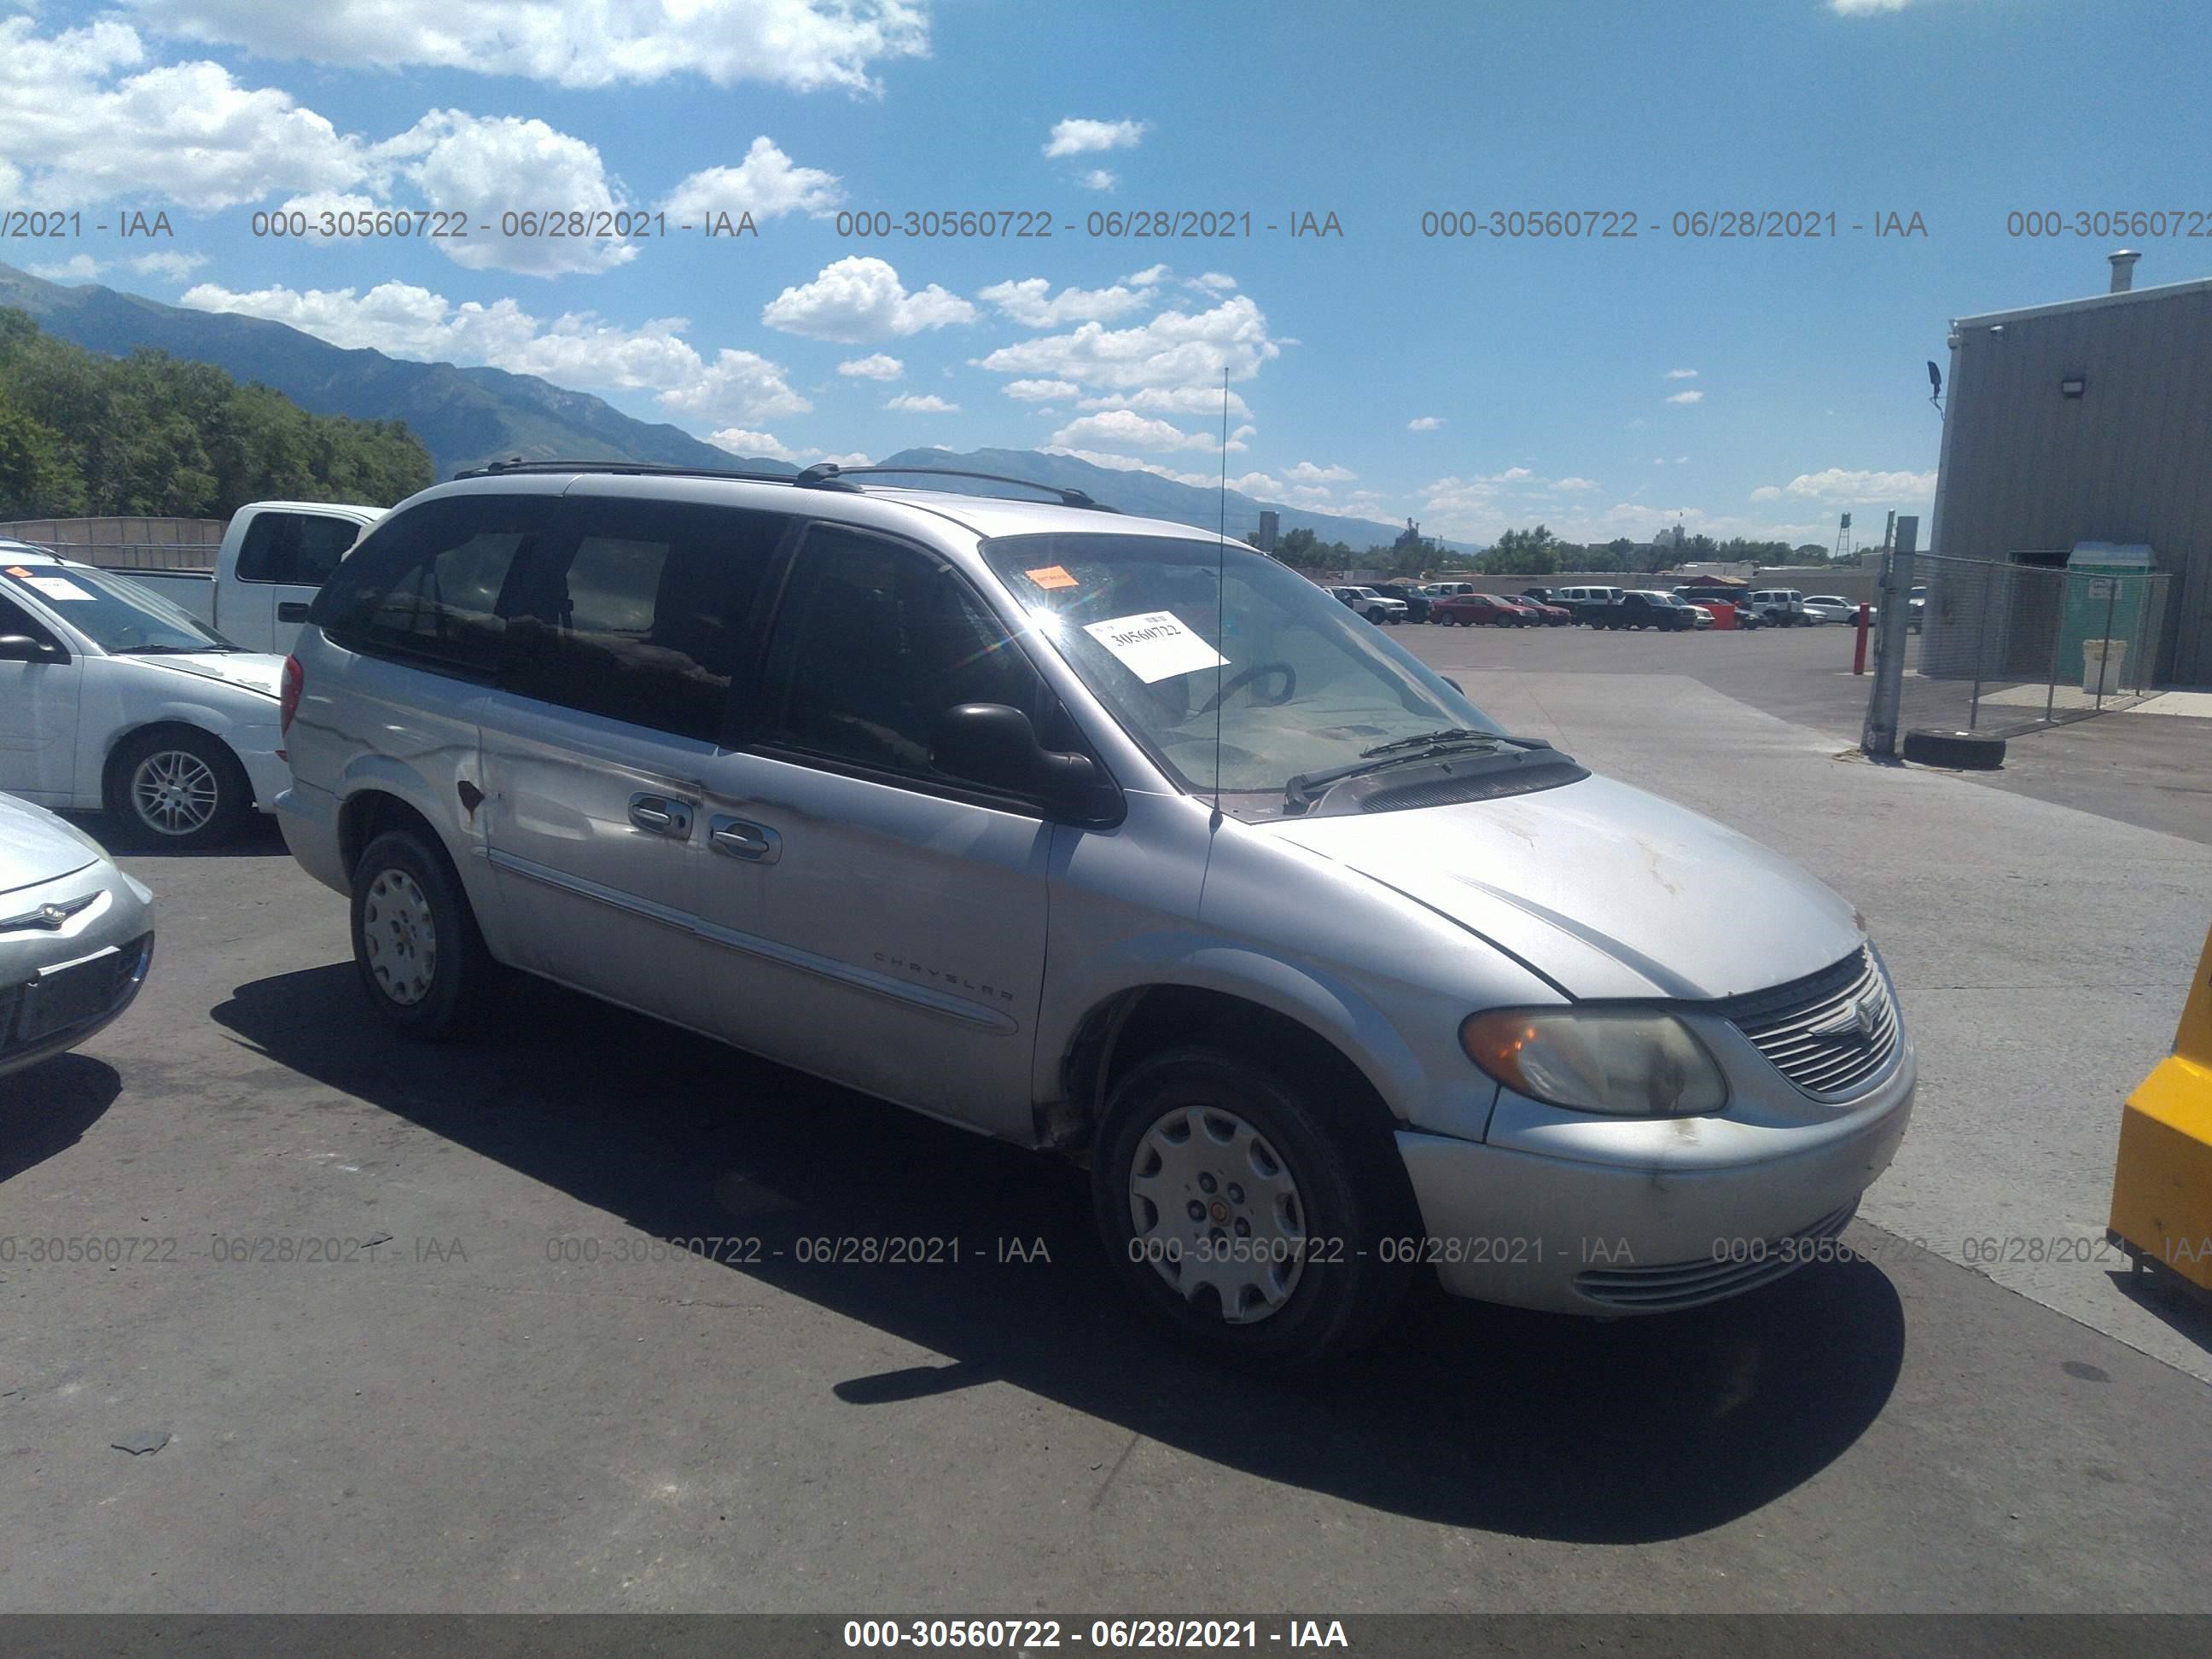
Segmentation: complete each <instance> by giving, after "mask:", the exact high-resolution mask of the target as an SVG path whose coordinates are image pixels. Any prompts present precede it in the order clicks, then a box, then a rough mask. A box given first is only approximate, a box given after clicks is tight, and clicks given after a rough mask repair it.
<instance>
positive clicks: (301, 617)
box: [276, 599, 307, 623]
mask: <svg viewBox="0 0 2212 1659" xmlns="http://www.w3.org/2000/svg"><path fill="white" fill-rule="evenodd" d="M276 620H277V621H278V622H280V623H303V622H305V621H307V601H306V600H305V599H280V600H279V601H278V602H277V605H276Z"/></svg>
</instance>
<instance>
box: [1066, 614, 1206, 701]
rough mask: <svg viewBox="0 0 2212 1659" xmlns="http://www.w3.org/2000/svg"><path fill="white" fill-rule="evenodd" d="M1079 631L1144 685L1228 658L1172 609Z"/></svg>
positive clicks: (1085, 626)
mask: <svg viewBox="0 0 2212 1659" xmlns="http://www.w3.org/2000/svg"><path fill="white" fill-rule="evenodd" d="M1083 631H1084V632H1085V633H1086V634H1088V635H1091V638H1092V639H1094V640H1096V641H1098V643H1099V644H1101V645H1103V646H1104V647H1106V648H1107V649H1108V650H1109V651H1111V652H1112V653H1114V655H1115V657H1116V658H1117V659H1120V661H1121V665H1122V666H1123V667H1124V668H1127V670H1128V671H1130V672H1131V673H1132V674H1134V675H1135V676H1136V677H1137V678H1139V679H1140V680H1142V681H1144V683H1145V684H1147V685H1150V684H1152V683H1153V682H1154V681H1155V680H1164V679H1171V678H1174V677H1175V676H1176V675H1177V674H1195V673H1196V672H1198V671H1199V670H1200V669H1201V668H1226V667H1227V666H1228V665H1229V659H1228V658H1226V657H1225V656H1223V655H1222V654H1221V653H1219V652H1218V651H1216V650H1215V649H1214V648H1213V647H1212V646H1210V645H1208V644H1207V643H1206V641H1204V640H1203V639H1201V638H1200V637H1199V635H1195V634H1194V633H1192V632H1191V631H1190V629H1188V628H1185V627H1184V626H1183V625H1182V618H1180V617H1177V616H1176V613H1175V612H1174V611H1145V612H1143V613H1142V614H1140V615H1139V616H1134V617H1115V618H1114V619H1113V620H1112V621H1110V622H1098V623H1084V625H1083Z"/></svg>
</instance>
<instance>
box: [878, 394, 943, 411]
mask: <svg viewBox="0 0 2212 1659" xmlns="http://www.w3.org/2000/svg"><path fill="white" fill-rule="evenodd" d="M884 408H885V409H890V410H896V411H897V412H898V413H900V414H902V415H957V414H958V413H959V412H960V405H959V404H948V403H946V402H945V399H944V398H940V397H939V396H938V395H937V394H936V393H935V392H920V393H916V392H901V393H900V394H899V395H898V396H897V397H896V398H892V399H891V400H890V402H889V403H887V404H884Z"/></svg>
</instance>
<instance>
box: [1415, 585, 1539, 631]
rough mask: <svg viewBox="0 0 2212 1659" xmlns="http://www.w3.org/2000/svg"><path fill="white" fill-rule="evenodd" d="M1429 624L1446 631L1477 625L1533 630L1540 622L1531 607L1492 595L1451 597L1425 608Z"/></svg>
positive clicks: (1533, 608) (1537, 614)
mask: <svg viewBox="0 0 2212 1659" xmlns="http://www.w3.org/2000/svg"><path fill="white" fill-rule="evenodd" d="M1429 620H1430V621H1431V622H1432V623H1443V625H1444V626H1446V627H1447V628H1450V627H1459V628H1471V627H1474V625H1475V624H1476V623H1497V624H1498V626H1499V627H1500V628H1533V627H1536V626H1538V625H1540V624H1541V623H1542V622H1543V620H1544V618H1543V616H1542V615H1541V612H1540V611H1538V610H1537V608H1536V607H1535V606H1534V605H1524V604H1523V603H1522V602H1521V601H1520V600H1518V599H1503V598H1501V597H1499V596H1498V594H1496V593H1455V594H1453V595H1452V596H1451V598H1449V599H1438V600H1437V602H1436V603H1435V604H1434V605H1431V606H1430V607H1429Z"/></svg>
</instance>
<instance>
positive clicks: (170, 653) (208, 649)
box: [107, 645, 238, 657]
mask: <svg viewBox="0 0 2212 1659" xmlns="http://www.w3.org/2000/svg"><path fill="white" fill-rule="evenodd" d="M237 649H238V647H236V646H234V645H126V646H123V647H119V648H118V649H117V650H113V651H111V652H109V653H107V654H108V655H110V656H111V657H197V656H204V655H207V654H210V653H216V652H222V651H235V650H237Z"/></svg>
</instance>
